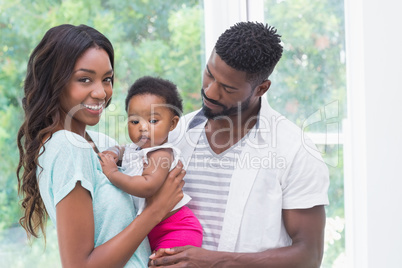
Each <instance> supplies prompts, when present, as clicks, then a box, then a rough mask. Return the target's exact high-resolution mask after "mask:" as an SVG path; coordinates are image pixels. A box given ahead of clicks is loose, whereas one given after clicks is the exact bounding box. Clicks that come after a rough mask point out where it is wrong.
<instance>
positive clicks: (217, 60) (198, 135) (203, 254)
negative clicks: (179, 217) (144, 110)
mask: <svg viewBox="0 0 402 268" xmlns="http://www.w3.org/2000/svg"><path fill="white" fill-rule="evenodd" d="M281 55H282V46H281V45H280V36H279V35H278V34H277V33H276V30H275V29H274V28H273V27H268V26H267V25H264V24H261V23H253V22H242V23H238V24H236V25H234V26H232V27H231V28H230V29H228V30H226V31H225V32H224V33H223V34H222V35H221V36H220V37H219V39H218V41H217V43H216V45H215V48H214V50H213V51H212V54H211V56H210V58H209V60H208V63H207V65H206V68H205V71H204V75H203V86H202V89H201V94H202V97H203V107H202V109H201V110H200V111H196V112H193V113H190V114H188V115H186V116H185V117H183V118H182V119H181V120H180V124H181V126H179V127H178V128H177V129H178V131H177V132H176V135H175V136H173V135H172V136H171V137H169V141H170V142H172V143H177V145H178V147H179V148H180V149H181V150H182V155H183V162H184V164H185V168H186V172H187V174H186V177H185V181H186V184H185V187H184V191H185V192H186V193H188V194H189V195H190V196H191V197H192V201H191V202H190V203H189V207H190V208H191V209H192V210H193V212H194V213H195V215H196V216H197V217H198V219H199V220H200V222H201V224H202V226H203V229H204V240H203V246H202V248H195V247H190V246H187V247H179V248H173V249H161V250H159V251H158V252H157V253H156V254H155V255H153V256H151V262H150V265H151V266H169V265H174V267H183V266H185V267H265V268H266V267H319V266H320V263H321V260H322V255H323V243H324V227H325V210H324V205H326V204H328V197H327V190H328V186H329V178H328V169H327V167H326V165H325V163H324V162H323V160H322V158H321V156H320V155H319V153H318V152H317V151H315V150H311V148H314V145H313V144H312V142H311V141H310V140H308V139H307V140H306V139H305V140H302V133H301V130H300V129H299V128H298V127H297V126H295V125H294V124H293V123H291V122H289V121H288V120H286V119H285V118H284V117H283V116H281V115H280V114H279V113H277V112H276V111H274V110H273V109H272V108H271V107H270V106H269V104H268V102H267V100H266V98H265V96H264V94H265V93H266V92H267V91H268V89H269V87H270V85H271V81H270V80H268V77H269V76H270V74H271V73H272V71H273V69H274V67H275V65H276V64H277V62H278V61H279V59H280V58H281Z"/></svg>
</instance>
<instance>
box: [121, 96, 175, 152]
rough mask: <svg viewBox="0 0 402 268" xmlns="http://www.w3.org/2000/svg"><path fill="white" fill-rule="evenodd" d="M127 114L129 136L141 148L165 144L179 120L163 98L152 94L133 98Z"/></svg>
mask: <svg viewBox="0 0 402 268" xmlns="http://www.w3.org/2000/svg"><path fill="white" fill-rule="evenodd" d="M127 112H128V134H129V136H130V139H131V141H132V142H134V143H135V144H136V145H138V146H139V147H141V148H148V147H153V146H157V145H161V144H163V143H165V142H166V141H167V139H168V135H169V131H171V130H173V129H174V128H175V127H176V125H177V122H178V120H179V117H178V116H176V115H174V113H173V112H172V110H171V109H170V108H169V106H168V105H167V104H166V103H165V100H164V99H163V98H161V97H159V96H156V95H152V94H141V95H135V96H133V97H132V98H131V100H130V102H129V104H128V111H127Z"/></svg>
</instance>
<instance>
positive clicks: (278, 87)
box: [264, 0, 346, 267]
mask: <svg viewBox="0 0 402 268" xmlns="http://www.w3.org/2000/svg"><path fill="white" fill-rule="evenodd" d="M264 17H265V22H266V23H268V24H269V25H272V26H274V27H276V28H277V30H278V33H279V34H280V35H282V42H283V46H284V53H283V57H282V59H281V60H280V62H279V63H278V65H277V67H276V69H275V71H274V72H273V74H272V76H271V81H272V86H271V88H270V90H269V91H268V99H269V102H270V104H271V106H272V107H273V108H274V109H275V110H277V111H279V112H280V113H282V114H283V115H285V116H286V117H287V118H288V119H290V120H291V121H293V122H294V123H296V124H297V125H298V126H299V127H301V128H302V130H303V133H306V134H307V135H308V136H309V137H311V138H312V139H313V141H314V142H315V143H316V145H317V147H318V150H319V151H320V152H321V154H322V156H323V158H324V161H325V162H326V164H327V166H328V168H329V171H330V181H331V185H330V189H329V201H330V205H329V206H327V207H326V212H327V224H326V233H325V253H324V259H323V263H322V267H345V236H344V226H345V225H344V222H345V221H344V195H343V135H342V120H343V119H344V118H345V117H346V69H345V68H346V66H345V32H344V12H343V1H332V0H325V1H319V0H315V1H308V0H264Z"/></svg>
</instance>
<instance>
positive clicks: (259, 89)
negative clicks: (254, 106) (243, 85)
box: [256, 79, 271, 97]
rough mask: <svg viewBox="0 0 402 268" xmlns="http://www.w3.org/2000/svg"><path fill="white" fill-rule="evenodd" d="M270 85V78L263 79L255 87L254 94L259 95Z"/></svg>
mask: <svg viewBox="0 0 402 268" xmlns="http://www.w3.org/2000/svg"><path fill="white" fill-rule="evenodd" d="M270 86H271V80H268V79H267V80H264V81H263V82H262V83H261V84H260V85H258V86H257V88H256V96H258V97H261V96H262V95H264V94H265V92H267V91H268V89H269V87H270Z"/></svg>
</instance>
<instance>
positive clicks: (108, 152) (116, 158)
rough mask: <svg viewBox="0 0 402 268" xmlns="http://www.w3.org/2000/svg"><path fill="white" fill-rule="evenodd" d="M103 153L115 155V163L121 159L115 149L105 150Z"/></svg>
mask: <svg viewBox="0 0 402 268" xmlns="http://www.w3.org/2000/svg"><path fill="white" fill-rule="evenodd" d="M102 153H103V154H108V155H111V156H113V160H114V162H115V163H117V161H119V156H118V155H117V154H116V153H115V152H113V151H103V152H102Z"/></svg>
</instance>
